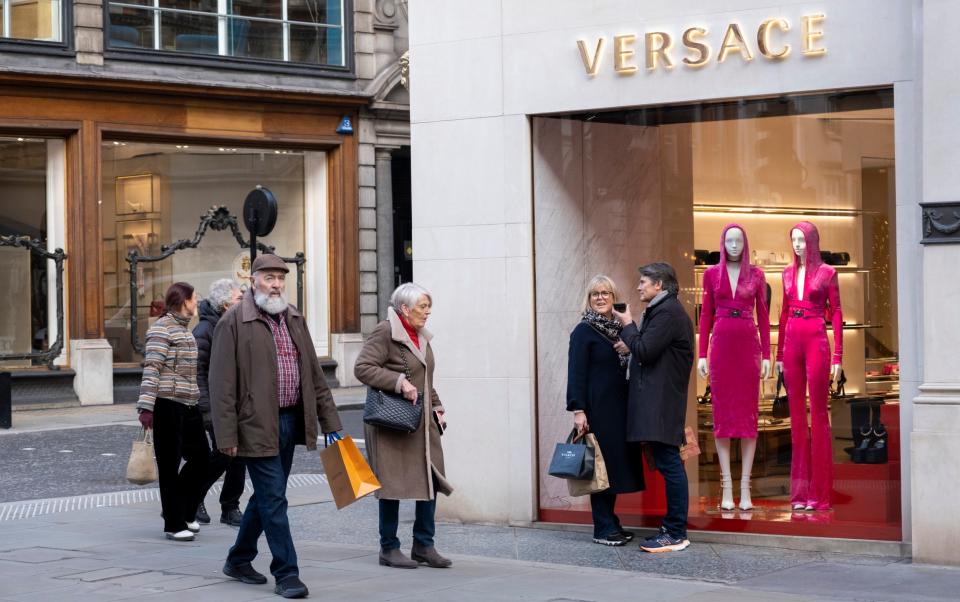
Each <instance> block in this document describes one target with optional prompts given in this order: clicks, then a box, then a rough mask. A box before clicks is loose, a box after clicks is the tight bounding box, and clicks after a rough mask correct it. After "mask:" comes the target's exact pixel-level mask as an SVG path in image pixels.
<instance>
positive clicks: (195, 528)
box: [187, 521, 200, 533]
mask: <svg viewBox="0 0 960 602" xmlns="http://www.w3.org/2000/svg"><path fill="white" fill-rule="evenodd" d="M187 531H190V532H192V533H199V532H200V522H199V521H193V522H192V523H187Z"/></svg>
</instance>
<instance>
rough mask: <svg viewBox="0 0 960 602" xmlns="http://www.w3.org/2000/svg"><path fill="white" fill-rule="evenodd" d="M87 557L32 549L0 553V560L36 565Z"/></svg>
mask: <svg viewBox="0 0 960 602" xmlns="http://www.w3.org/2000/svg"><path fill="white" fill-rule="evenodd" d="M87 555H88V554H86V553H84V552H77V551H73V550H62V549H59V548H40V547H32V548H20V549H16V550H10V551H7V552H2V553H0V560H8V561H11V562H25V563H30V564H38V563H43V562H56V561H58V560H64V559H66V558H80V557H83V556H87Z"/></svg>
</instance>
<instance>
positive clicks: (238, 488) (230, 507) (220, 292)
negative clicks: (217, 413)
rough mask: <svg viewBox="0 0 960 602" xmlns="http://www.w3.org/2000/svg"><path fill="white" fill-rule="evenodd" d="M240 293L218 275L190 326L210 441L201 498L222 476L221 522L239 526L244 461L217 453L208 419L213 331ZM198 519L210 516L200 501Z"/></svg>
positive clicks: (237, 286) (228, 281) (204, 418)
mask: <svg viewBox="0 0 960 602" xmlns="http://www.w3.org/2000/svg"><path fill="white" fill-rule="evenodd" d="M242 295H243V292H242V291H241V290H240V285H238V284H237V283H236V282H235V281H233V280H231V279H230V278H221V279H219V280H216V281H214V282H213V284H211V285H210V294H209V295H207V298H206V299H204V300H203V301H201V302H200V306H199V307H198V309H197V312H198V314H199V317H200V321H199V322H197V325H196V326H195V327H194V329H193V338H195V339H196V340H197V387H198V388H199V389H200V401H199V404H198V405H199V406H200V413H201V415H202V416H203V428H204V429H205V430H206V431H207V435H208V436H209V437H210V441H211V442H212V447H213V453H212V455H211V456H210V462H209V463H208V464H207V475H206V479H205V480H204V483H203V496H202V497H201V498H200V499H201V500H203V498H204V497H206V495H207V491H209V490H210V487H212V486H213V484H214V483H216V482H217V480H219V479H220V476H221V475H224V477H223V488H222V489H221V490H220V522H221V523H223V524H225V525H230V526H231V527H239V526H240V519H241V518H243V514H241V513H240V496H241V495H242V494H243V483H244V476H245V470H244V468H243V462H241V461H240V460H237V459H236V458H231V457H230V456H226V455H224V454H222V453H220V450H219V449H218V448H217V438H216V436H215V435H214V434H213V421H212V420H211V419H210V387H209V385H208V382H209V380H208V377H209V374H210V347H211V345H212V342H213V330H214V328H216V326H217V322H219V321H220V317H221V316H222V315H223V314H224V313H226V311H227V310H228V309H230V308H231V307H232V306H233V305H234V304H235V303H236V302H237V301H239V300H240V297H241V296H242ZM197 520H198V521H200V522H201V523H209V522H210V515H209V514H208V513H207V507H206V505H205V504H204V503H203V502H202V501H201V502H200V507H199V508H198V509H197Z"/></svg>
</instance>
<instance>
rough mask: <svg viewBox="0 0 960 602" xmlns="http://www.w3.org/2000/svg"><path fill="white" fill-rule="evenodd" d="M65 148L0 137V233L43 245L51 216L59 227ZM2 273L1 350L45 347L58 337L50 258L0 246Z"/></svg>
mask: <svg viewBox="0 0 960 602" xmlns="http://www.w3.org/2000/svg"><path fill="white" fill-rule="evenodd" d="M63 148H64V144H63V140H59V139H56V140H44V139H38V138H23V137H0V236H15V237H21V236H26V237H29V238H31V239H34V240H37V241H40V242H41V243H42V244H43V246H47V235H48V230H49V224H50V220H51V219H54V220H57V222H58V224H59V225H60V227H62V217H58V216H57V214H56V211H57V209H58V208H60V209H62V207H63V186H64V181H63V177H64V173H63V163H62V162H63ZM57 244H59V245H62V242H58V243H54V245H53V246H57ZM0 275H2V276H0V355H7V354H25V353H37V352H44V351H47V350H48V349H49V346H50V343H51V342H52V341H54V340H55V339H56V305H55V304H56V299H55V297H56V295H55V294H53V293H52V292H51V291H55V290H56V288H55V286H56V284H55V283H56V280H55V275H56V270H55V268H54V264H53V262H49V261H47V260H46V259H44V258H43V257H40V256H39V255H37V254H36V253H32V252H29V251H27V250H26V249H25V248H23V247H11V246H0ZM43 363H45V362H41V361H39V360H11V361H6V362H0V366H3V367H7V368H9V367H28V366H30V365H34V364H43Z"/></svg>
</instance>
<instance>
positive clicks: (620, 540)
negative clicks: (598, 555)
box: [593, 533, 630, 546]
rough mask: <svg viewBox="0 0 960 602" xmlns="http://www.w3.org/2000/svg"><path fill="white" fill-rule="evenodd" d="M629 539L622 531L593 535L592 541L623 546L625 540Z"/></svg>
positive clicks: (625, 542) (625, 543) (605, 544)
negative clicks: (602, 535) (598, 535)
mask: <svg viewBox="0 0 960 602" xmlns="http://www.w3.org/2000/svg"><path fill="white" fill-rule="evenodd" d="M628 541H630V540H628V539H627V538H626V537H624V536H623V533H611V534H610V535H607V536H606V537H594V538H593V543H598V544H601V545H604V546H625V545H627V542H628Z"/></svg>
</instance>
